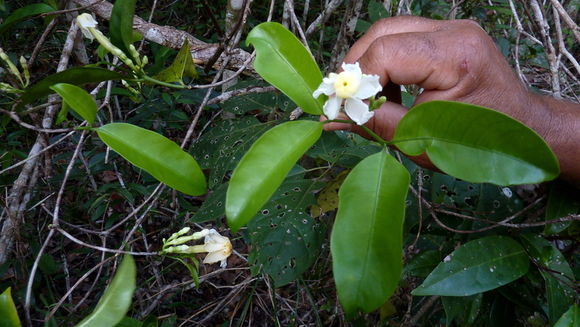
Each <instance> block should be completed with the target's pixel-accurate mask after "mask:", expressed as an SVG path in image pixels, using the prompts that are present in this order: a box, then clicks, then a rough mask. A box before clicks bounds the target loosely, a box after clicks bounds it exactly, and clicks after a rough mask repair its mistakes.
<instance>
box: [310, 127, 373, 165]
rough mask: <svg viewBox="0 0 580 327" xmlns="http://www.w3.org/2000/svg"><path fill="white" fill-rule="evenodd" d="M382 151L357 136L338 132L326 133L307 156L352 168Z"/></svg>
mask: <svg viewBox="0 0 580 327" xmlns="http://www.w3.org/2000/svg"><path fill="white" fill-rule="evenodd" d="M380 150H381V148H380V147H379V146H377V145H375V144H373V143H372V142H370V141H368V140H365V139H363V138H361V137H359V136H357V135H353V134H352V133H346V132H343V131H338V132H333V133H324V134H323V135H322V137H321V138H320V140H318V142H316V143H315V144H314V145H313V146H312V148H310V150H308V152H307V153H306V154H307V155H308V156H310V157H313V158H320V159H323V160H326V161H328V162H330V163H334V164H336V165H337V166H341V167H348V168H352V167H354V166H356V164H357V163H359V162H360V161H361V160H363V159H364V158H366V157H368V156H370V155H371V154H374V153H377V152H378V151H380Z"/></svg>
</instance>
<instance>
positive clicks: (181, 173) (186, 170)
mask: <svg viewBox="0 0 580 327" xmlns="http://www.w3.org/2000/svg"><path fill="white" fill-rule="evenodd" d="M96 131H97V134H98V135H99V137H100V138H101V140H103V142H105V144H107V145H108V146H109V147H110V148H111V149H113V150H115V152H117V153H119V154H120V155H121V156H122V157H123V158H125V159H127V160H128V161H129V162H130V163H132V164H133V165H135V166H137V167H139V168H141V169H143V170H145V171H146V172H148V173H149V174H151V175H152V176H153V177H155V178H157V179H158V180H159V181H161V182H163V183H165V184H167V185H168V186H169V187H172V188H174V189H176V190H178V191H180V192H183V193H185V194H188V195H201V194H204V193H205V192H206V182H205V176H204V175H203V172H202V171H201V168H199V165H198V164H197V162H196V161H195V159H193V157H192V156H191V155H189V154H188V153H187V152H185V151H183V150H182V149H181V148H180V147H179V146H178V145H177V144H175V143H174V142H173V141H171V140H169V139H168V138H166V137H164V136H162V135H159V134H157V133H155V132H152V131H150V130H147V129H144V128H141V127H138V126H135V125H131V124H126V123H112V124H107V125H105V126H102V127H99V128H97V129H96Z"/></svg>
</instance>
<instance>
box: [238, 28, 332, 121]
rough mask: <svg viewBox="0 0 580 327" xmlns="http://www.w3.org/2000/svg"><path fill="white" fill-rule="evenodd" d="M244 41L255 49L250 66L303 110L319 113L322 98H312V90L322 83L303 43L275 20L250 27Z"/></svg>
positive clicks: (314, 113)
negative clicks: (254, 57) (252, 62)
mask: <svg viewBox="0 0 580 327" xmlns="http://www.w3.org/2000/svg"><path fill="white" fill-rule="evenodd" d="M246 44H247V45H250V44H252V45H253V46H254V48H255V49H256V59H255V60H254V68H255V69H256V71H257V72H258V74H260V76H262V78H264V80H266V81H267V82H268V83H270V84H272V85H274V86H275V87H276V88H278V89H279V90H280V91H282V92H283V93H284V94H286V95H287V96H288V97H289V98H290V99H292V100H293V101H294V102H295V103H296V104H297V105H298V106H300V108H302V110H304V112H307V113H309V114H313V115H320V114H322V105H323V103H324V99H323V98H324V97H320V98H319V99H315V98H314V97H313V96H312V93H313V92H314V90H316V89H317V88H318V86H319V85H320V83H321V82H322V73H321V72H320V68H318V65H317V64H316V62H315V61H314V58H312V55H310V53H309V52H308V50H306V48H305V47H304V45H302V43H300V41H299V40H298V39H297V38H296V36H294V34H292V33H291V32H290V31H288V30H287V29H286V28H284V26H282V25H281V24H279V23H274V22H267V23H262V24H260V25H258V26H256V27H254V28H253V29H252V30H251V31H250V33H249V34H248V38H247V39H246Z"/></svg>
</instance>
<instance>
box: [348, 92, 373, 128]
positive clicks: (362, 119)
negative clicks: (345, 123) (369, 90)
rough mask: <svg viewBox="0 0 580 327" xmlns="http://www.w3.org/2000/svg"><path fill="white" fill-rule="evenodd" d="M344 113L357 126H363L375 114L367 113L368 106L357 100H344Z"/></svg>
mask: <svg viewBox="0 0 580 327" xmlns="http://www.w3.org/2000/svg"><path fill="white" fill-rule="evenodd" d="M344 107H345V111H346V114H347V115H348V117H350V119H352V120H353V121H354V122H355V123H357V124H358V125H364V124H365V123H366V122H368V121H369V119H371V118H372V117H373V115H374V114H375V113H374V112H372V111H369V106H368V105H367V104H366V103H364V102H362V101H361V100H359V99H354V98H350V99H346V105H345V106H344Z"/></svg>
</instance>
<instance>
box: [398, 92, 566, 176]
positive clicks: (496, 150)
mask: <svg viewBox="0 0 580 327" xmlns="http://www.w3.org/2000/svg"><path fill="white" fill-rule="evenodd" d="M393 143H395V144H396V146H397V147H398V148H399V149H401V151H403V152H404V153H406V154H407V155H411V156H416V155H419V154H421V153H423V152H427V155H428V156H429V158H430V159H431V161H432V162H433V164H434V165H435V166H437V168H439V169H441V170H442V171H444V172H445V173H447V174H449V175H451V176H454V177H457V178H461V179H464V180H466V181H468V182H472V183H483V182H488V183H494V184H498V185H512V184H533V183H540V182H543V181H547V180H551V179H554V178H556V177H557V176H558V174H559V173H560V168H559V164H558V161H557V159H556V157H555V155H554V153H553V152H552V150H550V148H549V147H548V145H547V144H546V142H545V141H544V140H543V139H542V138H541V137H540V136H539V135H538V134H536V132H534V131H533V130H531V129H530V128H528V127H526V126H525V125H523V124H522V123H520V122H518V121H516V120H514V119H513V118H511V117H509V116H507V115H505V114H503V113H500V112H497V111H494V110H492V109H488V108H484V107H479V106H474V105H470V104H465V103H459V102H450V101H431V102H425V103H422V104H420V105H418V106H416V107H414V108H412V109H411V110H409V112H407V114H406V115H405V116H404V117H403V119H402V120H401V122H400V123H399V125H398V126H397V129H396V132H395V138H394V141H393Z"/></svg>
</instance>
